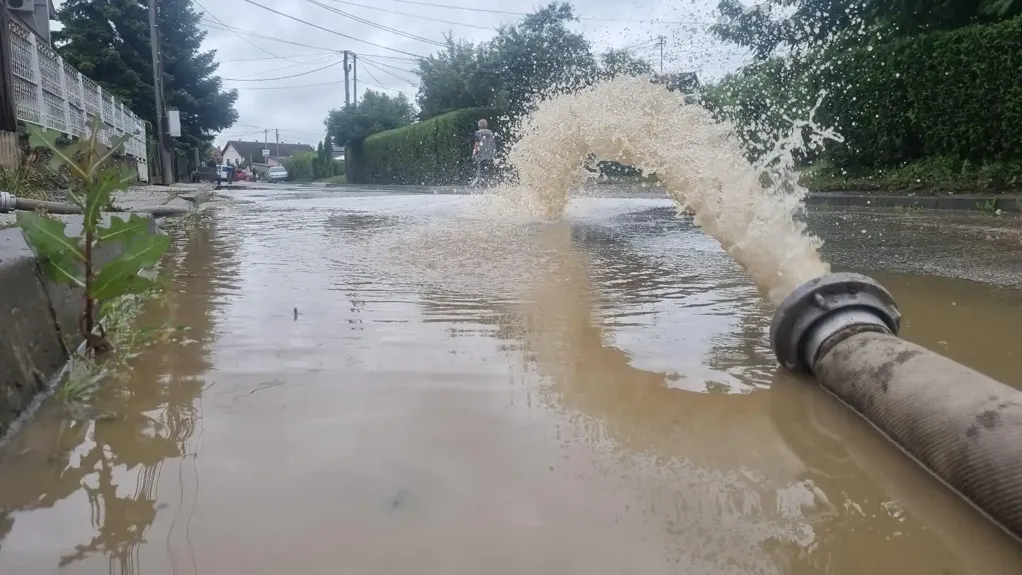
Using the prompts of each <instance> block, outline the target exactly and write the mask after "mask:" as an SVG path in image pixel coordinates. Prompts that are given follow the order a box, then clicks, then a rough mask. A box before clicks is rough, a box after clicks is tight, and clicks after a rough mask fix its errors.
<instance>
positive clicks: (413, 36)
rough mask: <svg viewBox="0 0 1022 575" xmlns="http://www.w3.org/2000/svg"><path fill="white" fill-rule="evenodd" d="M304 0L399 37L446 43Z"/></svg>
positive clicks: (439, 43) (437, 43) (314, 0)
mask: <svg viewBox="0 0 1022 575" xmlns="http://www.w3.org/2000/svg"><path fill="white" fill-rule="evenodd" d="M305 1H306V2H308V3H309V4H312V5H314V6H319V7H320V8H322V9H324V10H326V11H328V12H333V13H334V14H338V15H341V16H344V17H345V18H350V19H351V20H354V21H356V22H359V23H362V24H365V25H366V26H372V27H373V28H379V29H380V30H383V31H385V32H390V33H392V34H397V35H398V36H401V37H404V38H408V39H410V40H418V41H419V42H425V43H427V44H432V45H434V46H440V47H444V46H446V45H447V44H445V43H443V42H438V41H436V40H432V39H430V38H426V37H424V36H419V35H418V34H412V33H409V32H405V31H403V30H398V29H397V28H391V27H390V26H384V25H383V24H377V23H376V22H373V21H371V20H366V19H365V18H362V17H359V16H355V15H353V14H349V13H347V12H345V11H343V10H339V9H337V8H333V7H331V6H327V5H326V4H323V3H321V2H317V1H316V0H305Z"/></svg>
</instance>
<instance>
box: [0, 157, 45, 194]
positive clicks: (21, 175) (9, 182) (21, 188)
mask: <svg viewBox="0 0 1022 575" xmlns="http://www.w3.org/2000/svg"><path fill="white" fill-rule="evenodd" d="M53 184H54V182H53V181H52V178H50V177H48V174H45V173H43V172H42V171H40V170H38V169H36V167H34V166H33V165H31V164H25V163H22V164H21V165H20V166H18V167H16V168H6V167H3V166H0V190H3V191H5V192H10V193H12V194H14V195H15V196H18V197H19V198H25V199H29V200H45V199H47V198H48V196H49V194H48V192H49V191H50V190H52V189H54V187H53Z"/></svg>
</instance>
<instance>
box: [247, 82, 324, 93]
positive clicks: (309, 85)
mask: <svg viewBox="0 0 1022 575" xmlns="http://www.w3.org/2000/svg"><path fill="white" fill-rule="evenodd" d="M343 83H344V80H341V81H339V82H324V83H322V84H303V85H301V86H258V87H253V88H249V87H247V86H246V87H244V88H242V90H246V91H252V90H297V89H300V88H319V87H320V86H337V85H338V84H343Z"/></svg>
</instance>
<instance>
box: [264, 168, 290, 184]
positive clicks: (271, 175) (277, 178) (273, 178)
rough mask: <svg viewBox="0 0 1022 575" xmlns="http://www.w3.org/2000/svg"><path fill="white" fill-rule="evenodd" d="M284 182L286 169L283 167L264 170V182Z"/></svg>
mask: <svg viewBox="0 0 1022 575" xmlns="http://www.w3.org/2000/svg"><path fill="white" fill-rule="evenodd" d="M285 180H287V169H285V168H284V167H283V166H273V167H272V168H270V169H269V170H266V181H268V182H283V181H285Z"/></svg>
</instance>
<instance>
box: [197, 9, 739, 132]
mask: <svg viewBox="0 0 1022 575" xmlns="http://www.w3.org/2000/svg"><path fill="white" fill-rule="evenodd" d="M252 1H254V2H257V3H259V4H262V5H264V6H267V7H269V8H272V9H274V10H278V11H280V12H283V13H285V14H288V15H291V16H294V17H295V18H299V19H302V20H305V21H307V22H311V23H314V24H316V25H318V26H321V27H323V28H326V29H328V30H333V31H336V32H337V33H340V34H344V35H346V36H350V37H353V38H357V39H359V40H363V41H362V42H360V41H355V40H352V39H348V38H343V37H341V36H339V35H337V34H333V33H331V32H328V31H326V30H320V29H316V28H314V27H310V26H308V25H305V24H302V23H299V22H295V21H293V20H289V19H287V18H285V17H283V16H280V15H277V14H273V13H272V12H269V11H267V10H264V9H262V8H259V7H257V6H254V5H252V4H251V3H249V2H246V1H245V0H198V2H196V9H197V10H202V11H204V12H206V13H207V15H206V16H205V18H204V22H208V23H209V25H208V26H207V25H205V24H204V27H205V28H206V29H207V31H208V36H207V37H206V40H205V47H206V48H207V49H215V50H216V51H217V57H218V60H220V61H221V62H222V64H221V66H220V71H219V73H220V75H221V76H222V77H223V78H231V79H232V80H226V81H225V82H224V84H225V86H226V87H228V88H237V89H238V91H239V94H240V96H239V98H238V103H237V109H238V112H239V114H240V117H239V120H238V123H237V124H236V125H235V126H234V127H232V128H231V129H229V130H227V131H225V132H224V133H223V134H221V135H220V137H218V138H217V143H219V144H223V143H224V142H225V141H226V140H227V139H246V140H252V139H260V140H261V139H262V138H263V132H262V130H269V140H270V141H271V142H272V141H274V138H275V132H274V130H279V131H280V141H281V142H303V143H313V144H314V143H316V142H318V141H319V140H321V139H322V137H323V133H324V128H323V119H324V118H325V117H326V114H327V112H328V111H329V110H330V109H332V108H335V107H338V106H340V105H342V104H343V102H344V85H343V79H344V75H343V69H342V67H341V64H340V61H341V55H340V54H339V53H337V52H339V51H341V50H351V51H354V52H356V53H358V54H360V55H362V62H360V65H359V67H358V91H359V92H360V93H361V92H362V91H364V90H365V89H366V88H373V89H377V90H380V89H382V90H386V91H387V92H390V93H392V94H396V93H397V92H405V93H406V94H408V96H409V97H410V98H412V99H414V97H415V93H416V87H415V85H414V84H415V82H416V81H417V80H418V78H417V77H416V76H415V74H414V73H412V70H414V69H415V68H416V66H415V64H414V62H412V61H410V60H408V59H407V58H409V56H407V54H403V53H401V52H405V53H409V54H417V55H423V56H425V55H428V54H431V53H433V52H434V51H435V50H436V49H437V46H435V45H433V44H430V43H427V42H425V41H422V40H418V39H411V38H408V37H404V36H401V35H399V34H398V33H396V32H393V31H387V30H381V29H379V28H376V27H373V26H371V25H369V24H366V23H363V22H357V21H355V20H352V19H349V18H346V17H345V16H342V15H340V14H335V13H331V12H329V11H327V10H325V9H324V8H321V7H319V6H316V5H314V4H313V3H311V2H309V1H308V0H252ZM315 1H316V2H319V3H321V4H324V5H327V6H331V7H333V8H336V9H338V10H341V11H344V12H347V13H349V14H351V15H353V16H356V17H358V18H362V19H364V20H368V21H370V22H372V23H375V24H378V25H380V26H384V27H389V28H391V29H393V30H397V31H400V32H404V33H406V34H408V35H414V36H420V37H422V38H426V39H430V40H434V41H442V40H443V34H444V33H445V32H452V33H453V34H454V35H455V36H456V37H462V38H466V39H469V40H471V41H474V42H480V41H484V40H488V39H490V38H491V37H493V35H494V34H495V28H496V27H498V26H499V25H501V24H504V23H512V22H514V21H515V20H517V19H518V18H519V17H518V16H514V15H509V14H496V13H487V12H479V11H467V10H452V9H446V8H439V7H436V6H423V5H416V4H409V3H403V2H398V1H396V0H344V1H343V2H340V1H336V0H315ZM423 1H425V2H428V3H430V4H446V5H453V6H465V7H470V8H476V9H484V10H496V11H505V12H523V13H524V12H530V11H532V10H533V9H534V8H535V7H536V6H538V5H540V3H539V2H537V1H536V0H474V1H472V2H468V1H467V0H423ZM716 3H717V0H680V1H675V2H670V3H666V2H659V1H657V0H636V1H633V2H629V3H622V2H620V1H619V0H618V1H615V0H578V1H576V2H573V4H574V6H575V9H576V12H577V13H578V14H579V15H580V16H582V17H584V18H588V19H586V20H583V21H582V22H579V23H577V24H575V29H576V30H578V31H580V32H583V33H584V34H585V35H586V37H587V38H588V39H589V40H590V42H591V43H592V44H593V46H594V48H595V49H596V51H602V50H605V49H607V48H612V47H613V48H624V47H632V48H634V52H635V53H636V54H637V55H640V56H642V57H645V58H648V59H650V60H651V61H652V62H653V63H654V65H655V66H657V67H659V65H660V51H659V49H658V48H656V47H655V46H654V43H655V41H656V37H657V36H658V35H661V34H662V35H664V36H665V37H666V38H667V43H666V47H665V49H664V56H663V67H664V71H682V70H684V71H688V70H694V71H696V72H698V73H699V75H700V77H701V78H712V77H718V76H720V75H721V74H723V73H724V72H726V71H729V70H731V69H734V68H735V67H737V66H738V65H740V64H741V63H743V62H745V61H746V58H747V56H746V55H745V54H744V53H743V52H741V51H738V50H736V49H735V48H734V47H733V46H726V45H723V44H721V43H719V42H716V41H715V40H713V39H711V38H710V37H709V36H708V35H707V34H706V33H705V28H706V26H707V25H708V24H710V23H712V21H713V18H714V16H713V11H714V8H715V6H716ZM359 5H361V6H359ZM400 13H403V14H400ZM427 18H433V19H439V20H446V21H449V22H451V23H454V24H450V23H442V22H437V21H433V20H428V19H427ZM601 19H606V20H643V21H651V20H652V21H656V20H661V21H673V22H683V23H681V24H677V23H674V24H666V23H660V24H650V23H632V22H620V21H618V22H612V21H605V20H601ZM217 20H219V21H221V22H223V23H224V24H227V25H228V26H232V27H235V28H238V29H240V30H246V31H250V32H254V33H256V34H260V35H263V36H270V37H273V38H279V39H282V40H287V41H289V42H294V43H297V44H305V45H307V46H312V47H315V48H307V47H301V46H296V45H291V44H287V43H284V42H278V41H274V40H270V39H266V38H259V37H254V36H249V35H246V34H243V33H235V32H231V31H227V30H223V29H222V27H221V26H220V25H219V24H216V21H217ZM324 49H325V50H324ZM330 50H333V51H334V52H331V51H330ZM274 56H279V57H281V58H286V59H281V58H275V57H274ZM324 67H325V69H322V70H319V71H316V72H312V71H314V70H317V69H320V68H324ZM308 72H312V73H308ZM304 73H308V74H305V75H300V76H299V75H298V74H304ZM286 76H294V77H290V78H284V77H286ZM270 78H281V79H279V80H270ZM252 80H254V81H252ZM329 83H333V84H330V85H320V84H329Z"/></svg>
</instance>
